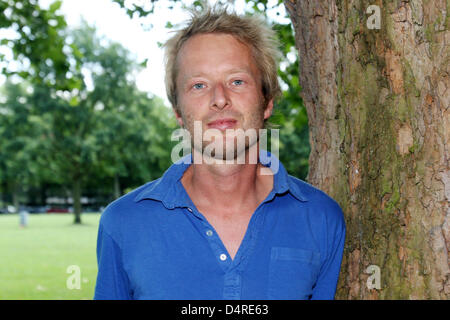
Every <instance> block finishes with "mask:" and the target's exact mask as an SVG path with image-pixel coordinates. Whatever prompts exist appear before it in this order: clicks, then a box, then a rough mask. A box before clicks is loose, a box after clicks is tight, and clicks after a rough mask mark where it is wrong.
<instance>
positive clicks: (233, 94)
mask: <svg viewBox="0 0 450 320" xmlns="http://www.w3.org/2000/svg"><path fill="white" fill-rule="evenodd" d="M253 60H254V59H253V57H252V55H251V50H250V48H249V47H248V46H247V45H244V44H243V43H241V42H239V41H238V40H236V39H235V38H234V37H233V36H231V35H228V34H201V35H196V36H193V37H192V38H190V39H189V40H188V41H186V43H185V44H184V45H183V46H182V48H181V50H180V52H179V53H178V60H177V64H178V74H177V78H176V83H177V94H178V97H177V101H178V104H179V105H178V106H179V110H180V114H179V113H177V112H176V117H177V121H178V123H179V124H180V125H181V126H184V127H185V128H186V129H187V130H189V132H190V133H191V135H192V136H193V133H194V121H201V123H202V132H203V133H204V132H205V131H206V130H207V129H211V128H213V129H218V130H220V131H221V132H222V133H223V134H224V137H225V138H224V141H223V143H224V147H226V145H227V144H228V145H230V143H229V141H230V139H234V138H230V137H229V136H228V135H225V133H226V130H227V129H243V130H244V131H245V130H247V129H256V130H258V129H261V128H263V126H264V119H267V118H268V117H269V116H270V115H271V112H272V108H273V102H272V101H269V102H268V103H267V104H266V105H264V97H263V94H262V86H261V74H260V72H259V70H258V68H257V66H256V64H255V63H254V61H253ZM227 137H228V139H227ZM227 141H228V142H227ZM255 142H256V141H253V142H250V144H252V143H255ZM208 144H209V142H208V141H205V142H203V145H202V150H198V151H203V150H204V148H205V147H206V146H207V145H208ZM245 147H246V148H248V147H249V143H248V142H246V146H245ZM237 152H239V151H238V150H236V147H235V152H234V154H235V155H236V153H237Z"/></svg>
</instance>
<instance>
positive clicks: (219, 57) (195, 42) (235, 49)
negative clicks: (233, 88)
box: [176, 33, 258, 76]
mask: <svg viewBox="0 0 450 320" xmlns="http://www.w3.org/2000/svg"><path fill="white" fill-rule="evenodd" d="M176 63H177V67H178V68H177V69H178V75H182V76H190V75H192V74H195V73H206V74H208V73H216V72H221V71H226V70H231V69H235V70H243V71H248V72H249V73H253V74H255V75H257V74H258V68H257V66H256V62H255V60H254V58H253V55H252V50H251V49H250V47H249V46H248V45H247V44H244V43H243V42H241V41H239V40H238V39H237V38H235V37H234V36H232V35H229V34H223V33H208V34H198V35H195V36H193V37H192V38H190V39H188V40H187V41H186V42H185V43H184V44H183V46H182V47H181V49H180V51H179V52H178V55H177V62H176Z"/></svg>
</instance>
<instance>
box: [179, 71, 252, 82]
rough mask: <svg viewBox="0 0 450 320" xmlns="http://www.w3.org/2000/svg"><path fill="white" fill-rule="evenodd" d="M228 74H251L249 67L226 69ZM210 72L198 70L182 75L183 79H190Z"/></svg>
mask: <svg viewBox="0 0 450 320" xmlns="http://www.w3.org/2000/svg"><path fill="white" fill-rule="evenodd" d="M227 73H228V74H233V73H247V74H252V72H251V70H250V69H247V68H244V69H242V68H235V69H231V70H228V71H227ZM209 74H210V73H207V72H198V73H194V74H192V75H186V76H185V77H184V79H192V78H197V77H204V76H208V75H209Z"/></svg>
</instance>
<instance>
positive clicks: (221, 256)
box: [220, 253, 227, 261]
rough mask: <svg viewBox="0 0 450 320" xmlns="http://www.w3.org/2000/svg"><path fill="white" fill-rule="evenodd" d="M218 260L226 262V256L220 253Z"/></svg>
mask: <svg viewBox="0 0 450 320" xmlns="http://www.w3.org/2000/svg"><path fill="white" fill-rule="evenodd" d="M220 260H222V261H225V260H227V255H226V254H224V253H222V254H221V255H220Z"/></svg>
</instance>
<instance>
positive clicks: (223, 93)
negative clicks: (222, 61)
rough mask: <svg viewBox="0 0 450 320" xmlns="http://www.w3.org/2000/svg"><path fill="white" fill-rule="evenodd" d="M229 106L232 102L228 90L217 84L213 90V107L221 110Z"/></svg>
mask: <svg viewBox="0 0 450 320" xmlns="http://www.w3.org/2000/svg"><path fill="white" fill-rule="evenodd" d="M229 104H230V100H229V97H228V93H227V90H226V88H225V87H224V86H223V84H221V83H218V84H216V85H215V87H214V90H213V96H212V103H211V106H212V107H215V108H217V109H220V110H221V109H223V108H225V107H226V106H228V105H229Z"/></svg>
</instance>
